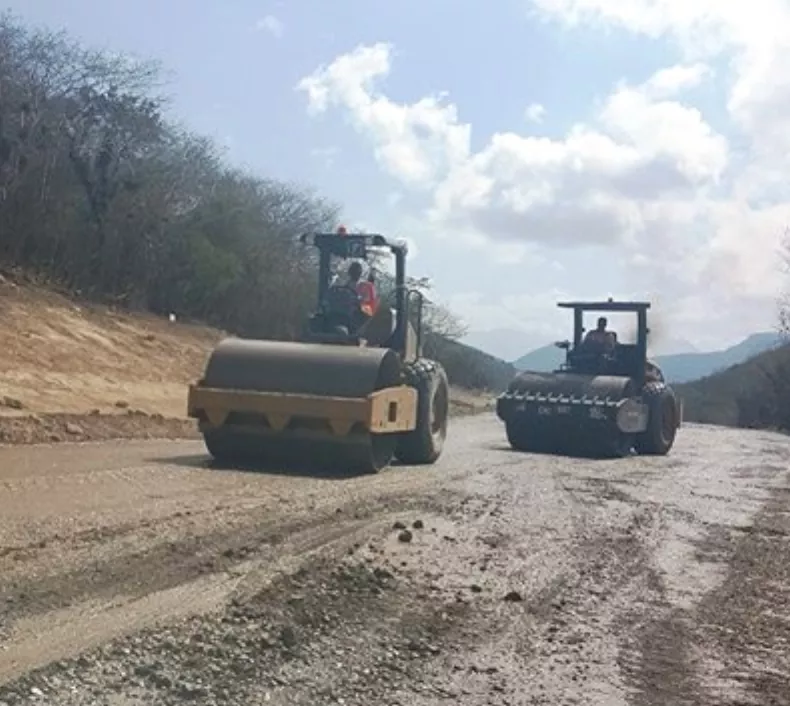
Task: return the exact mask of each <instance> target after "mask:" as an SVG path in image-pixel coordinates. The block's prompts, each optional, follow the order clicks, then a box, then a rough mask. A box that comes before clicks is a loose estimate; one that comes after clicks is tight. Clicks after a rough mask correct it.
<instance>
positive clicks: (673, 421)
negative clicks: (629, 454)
mask: <svg viewBox="0 0 790 706" xmlns="http://www.w3.org/2000/svg"><path fill="white" fill-rule="evenodd" d="M642 396H643V398H644V400H645V402H647V404H648V405H649V406H650V419H649V420H648V423H647V430H646V431H644V432H642V433H641V434H640V435H639V436H637V438H636V444H635V446H636V450H637V451H638V452H639V453H640V454H643V455H645V456H666V455H667V454H668V453H669V450H670V449H671V448H672V446H673V445H674V443H675V435H676V434H677V428H678V415H677V410H678V406H677V401H676V399H675V393H674V392H673V391H672V389H671V388H669V387H667V386H666V385H665V384H664V383H661V382H649V383H647V385H645V388H644V390H643V393H642Z"/></svg>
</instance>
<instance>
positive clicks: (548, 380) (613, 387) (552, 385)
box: [508, 372, 634, 400]
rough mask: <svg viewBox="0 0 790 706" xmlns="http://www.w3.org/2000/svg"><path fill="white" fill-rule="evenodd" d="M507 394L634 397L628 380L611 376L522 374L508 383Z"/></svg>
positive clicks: (632, 387) (631, 383)
mask: <svg viewBox="0 0 790 706" xmlns="http://www.w3.org/2000/svg"><path fill="white" fill-rule="evenodd" d="M508 393H511V394H519V395H522V394H540V395H552V396H554V395H562V396H563V397H576V398H581V397H585V396H586V397H588V398H594V397H599V398H606V397H609V398H610V399H612V400H619V399H622V398H624V397H628V396H630V395H632V394H634V384H633V382H632V381H631V380H630V379H629V378H622V377H616V376H613V375H578V374H567V375H564V374H562V373H554V374H549V373H533V372H524V373H521V374H520V375H519V376H518V377H516V378H515V379H514V380H513V381H512V382H511V383H510V385H509V386H508Z"/></svg>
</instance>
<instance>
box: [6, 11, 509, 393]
mask: <svg viewBox="0 0 790 706" xmlns="http://www.w3.org/2000/svg"><path fill="white" fill-rule="evenodd" d="M162 83H163V82H162V72H161V71H160V68H159V67H158V66H157V65H155V64H153V63H148V62H144V61H137V60H133V59H130V58H128V57H124V56H119V55H116V54H112V55H111V54H108V53H103V52H99V51H94V50H92V49H89V48H86V47H84V46H82V45H81V44H80V43H78V42H76V41H74V40H72V39H71V38H70V37H69V36H68V35H66V34H64V33H54V32H50V31H48V30H39V29H31V28H28V27H26V26H24V25H23V24H22V23H20V22H19V21H18V20H16V19H15V18H14V17H13V16H11V15H9V14H5V15H3V16H2V18H0V86H1V87H2V101H0V269H2V270H4V271H5V272H6V273H8V272H17V271H22V272H24V273H26V274H33V275H35V276H36V277H37V278H38V279H39V280H43V281H48V282H50V283H52V284H54V285H56V286H57V287H59V288H61V289H64V290H65V291H67V292H69V293H70V294H71V295H73V296H76V297H79V298H82V299H83V300H92V301H96V302H101V303H104V304H108V305H111V306H113V307H120V308H123V309H127V310H130V311H141V312H150V313H153V314H156V315H158V316H162V317H167V316H169V315H170V314H171V313H172V314H175V315H176V316H177V318H178V319H179V320H186V321H195V322H203V323H206V324H209V325H211V326H215V327H218V328H221V329H223V330H226V331H229V332H231V333H233V334H235V335H239V336H242V337H258V338H273V339H281V340H287V339H292V338H294V337H295V336H296V335H297V334H298V333H299V332H300V330H301V327H302V324H303V320H304V317H305V316H306V315H307V314H308V312H309V310H310V308H311V306H313V304H314V302H313V298H314V296H315V277H316V261H315V255H314V253H313V252H312V250H311V249H309V248H304V247H303V246H300V245H299V243H298V236H299V235H300V234H302V233H304V232H306V231H314V230H327V229H334V228H335V227H336V225H337V223H338V221H339V219H340V216H341V208H340V206H339V205H338V204H335V203H331V202H329V201H327V200H326V199H324V198H322V197H321V196H320V195H318V194H316V193H314V192H313V191H312V190H311V189H309V188H306V187H304V186H301V185H298V184H293V183H285V182H281V181H278V180H276V179H270V178H263V177H260V176H258V175H256V174H252V173H250V172H248V171H244V170H240V169H237V168H235V167H234V166H232V165H230V164H228V163H227V162H226V160H225V159H224V156H223V154H222V153H221V151H220V150H219V148H218V147H217V145H215V144H214V143H213V142H212V141H211V140H209V139H207V138H205V137H202V136H200V135H196V134H194V133H192V132H190V131H189V130H187V129H185V128H184V127H182V126H180V125H177V124H175V123H174V122H172V121H171V120H169V119H168V118H167V117H166V106H167V96H166V95H165V93H164V92H163V90H162ZM415 282H416V284H417V285H418V286H420V287H421V288H422V289H423V291H424V292H425V293H426V295H427V297H428V305H427V306H428V310H427V311H426V317H425V320H426V323H427V327H428V334H427V335H428V339H427V340H428V341H429V343H430V345H429V351H428V352H429V353H433V354H434V355H436V356H437V357H438V358H439V359H440V360H442V362H444V363H446V365H447V368H448V373H449V376H450V379H451V382H452V383H454V384H456V385H460V386H464V387H475V388H481V389H492V390H493V389H497V388H501V387H502V386H503V385H504V384H505V382H506V378H507V377H508V376H509V375H510V371H511V370H512V369H511V368H510V367H509V366H508V365H507V364H505V363H503V362H502V361H499V360H497V359H495V358H492V357H491V356H488V355H486V354H484V353H482V352H480V351H477V350H476V349H473V348H470V347H468V346H463V345H461V344H458V343H456V342H455V340H454V339H457V338H458V337H459V336H460V335H462V332H463V327H462V326H461V324H460V322H459V320H458V319H457V318H456V317H455V316H454V315H453V314H452V313H451V312H449V311H446V310H444V309H442V308H441V307H440V306H438V305H436V304H433V303H431V297H430V287H429V284H430V282H429V281H427V280H415Z"/></svg>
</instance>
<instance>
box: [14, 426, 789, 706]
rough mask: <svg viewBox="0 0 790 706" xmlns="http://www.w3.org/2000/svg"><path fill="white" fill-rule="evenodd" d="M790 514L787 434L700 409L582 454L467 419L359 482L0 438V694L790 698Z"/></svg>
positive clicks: (355, 699) (131, 448)
mask: <svg viewBox="0 0 790 706" xmlns="http://www.w3.org/2000/svg"><path fill="white" fill-rule="evenodd" d="M789 510H790V440H789V439H787V438H784V437H781V436H777V435H772V434H768V433H759V432H740V431H735V430H727V429H712V428H704V427H694V426H689V427H687V428H685V429H683V430H682V433H681V436H680V438H679V440H678V443H677V445H676V447H675V449H674V450H673V453H672V454H671V455H670V456H668V457H666V458H653V459H644V458H632V459H625V460H620V461H596V462H593V461H589V460H582V459H569V458H560V457H541V456H533V455H523V454H516V453H513V452H510V451H509V450H508V449H507V448H506V446H505V444H504V443H503V433H502V429H501V426H500V425H499V424H498V423H497V421H496V420H495V419H493V418H492V417H491V416H488V415H484V416H479V417H470V418H466V419H459V420H455V421H454V423H453V425H452V427H451V439H450V440H449V442H448V446H447V448H446V452H445V455H444V456H443V457H442V460H441V462H440V463H439V464H437V465H436V466H435V467H432V468H403V467H402V468H392V469H390V470H388V471H386V472H384V473H381V474H379V475H378V476H375V477H356V478H349V477H346V478H343V477H335V478H330V477H310V476H306V475H303V476H298V477H294V476H290V477H289V476H286V475H279V474H275V473H272V472H266V473H263V472H257V473H253V472H244V471H225V470H219V469H213V468H211V467H210V466H209V464H208V461H207V457H206V456H205V454H204V452H203V448H202V445H201V444H200V443H196V442H172V441H168V442H162V441H150V442H125V443H120V442H119V443H115V444H113V443H102V444H94V445H90V444H88V445H66V446H63V445H61V446H52V447H27V448H21V447H20V448H14V447H5V448H2V447H0V518H1V520H2V521H1V522H0V703H5V704H18V703H41V704H45V703H46V704H74V705H79V706H83V705H84V706H87V705H88V704H113V705H118V706H121V705H128V704H151V703H157V704H168V703H184V702H189V703H196V704H258V703H267V704H304V705H305V706H307V705H315V706H317V705H319V704H348V705H350V704H360V706H362V705H364V706H374V705H377V704H382V705H384V704H387V705H391V704H404V705H405V704H415V705H420V706H422V705H425V706H427V705H431V706H433V705H435V704H470V705H478V704H480V705H482V704H503V705H504V704H606V705H607V706H609V705H612V706H617V705H618V704H629V705H630V704H633V705H642V704H656V705H658V704H661V705H664V704H667V705H669V704H673V705H674V704H711V705H718V704H760V705H763V704H766V705H767V704H790V514H789V512H788V511H789ZM415 522H416V526H414V523H415ZM404 527H406V528H408V529H404ZM406 540H410V541H406Z"/></svg>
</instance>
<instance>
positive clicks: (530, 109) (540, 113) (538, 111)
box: [524, 103, 546, 123]
mask: <svg viewBox="0 0 790 706" xmlns="http://www.w3.org/2000/svg"><path fill="white" fill-rule="evenodd" d="M524 116H525V117H526V118H527V120H529V121H530V122H532V123H542V122H543V118H544V117H545V116H546V108H545V106H543V105H541V104H540V103H531V104H530V105H528V106H527V109H526V110H525V111H524Z"/></svg>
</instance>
